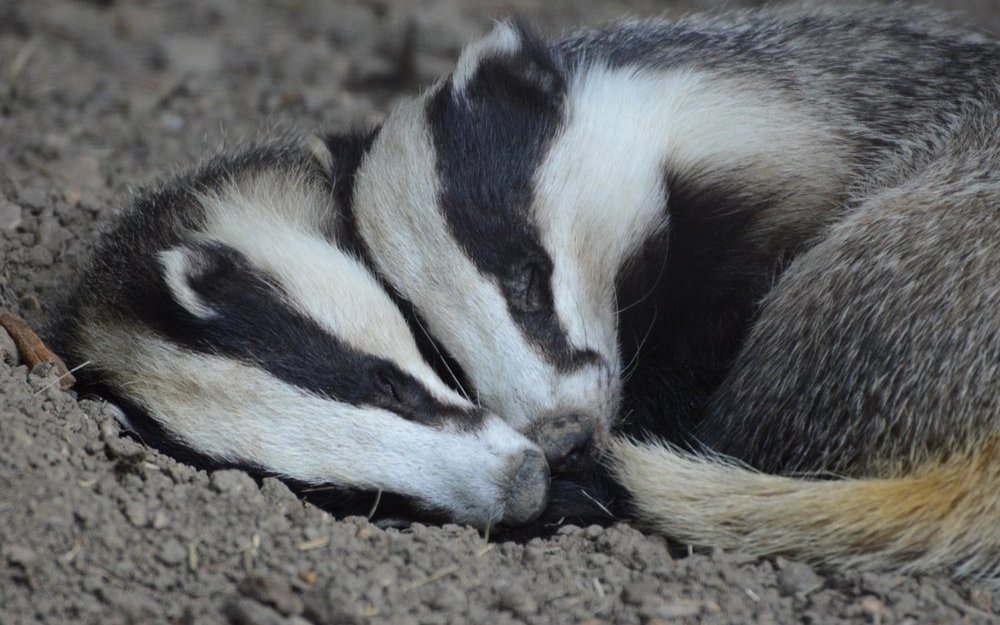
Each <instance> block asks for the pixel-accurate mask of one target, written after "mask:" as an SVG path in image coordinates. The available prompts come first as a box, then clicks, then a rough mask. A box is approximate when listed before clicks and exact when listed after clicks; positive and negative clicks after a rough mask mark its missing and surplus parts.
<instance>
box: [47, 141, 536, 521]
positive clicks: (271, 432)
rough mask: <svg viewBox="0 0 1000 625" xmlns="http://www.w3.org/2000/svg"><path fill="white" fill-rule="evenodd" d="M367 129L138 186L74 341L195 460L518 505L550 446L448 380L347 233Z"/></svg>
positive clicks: (465, 506)
mask: <svg viewBox="0 0 1000 625" xmlns="http://www.w3.org/2000/svg"><path fill="white" fill-rule="evenodd" d="M362 147H363V142H361V141H358V142H353V141H351V140H348V139H334V138H331V139H329V140H326V141H323V140H318V139H317V140H316V141H314V142H312V144H311V147H310V148H307V147H305V143H304V142H299V141H285V142H282V143H277V144H273V145H265V146H261V147H257V148H253V149H249V150H246V151H244V152H242V153H239V154H235V155H228V156H219V157H216V158H214V159H212V160H211V161H210V162H209V163H208V164H207V165H206V166H205V167H203V168H201V169H200V170H198V171H197V172H195V173H193V174H190V175H186V176H182V177H180V178H178V179H176V180H174V181H172V182H169V183H167V184H163V185H161V186H159V187H157V188H155V189H152V190H150V191H147V192H144V193H141V194H140V195H139V196H138V197H137V198H136V200H135V203H134V206H133V207H132V208H131V209H130V210H128V211H126V212H125V214H124V215H123V216H122V217H121V218H120V220H119V221H118V222H117V223H116V224H114V227H113V228H112V229H111V230H110V232H108V233H107V234H106V235H105V237H104V239H103V241H102V242H101V243H100V245H99V246H98V248H97V250H96V252H95V254H94V258H93V261H92V264H91V267H90V268H89V270H88V271H87V273H86V275H85V277H84V279H83V284H82V285H81V287H80V288H79V289H78V291H77V292H76V294H75V295H74V297H73V298H72V301H71V302H70V305H69V307H68V311H67V313H68V314H67V322H66V324H65V327H64V329H63V332H62V333H61V334H62V342H63V344H64V345H63V347H64V349H65V350H66V352H67V353H66V355H67V356H68V357H69V360H70V362H71V365H79V364H81V363H84V362H87V363H89V364H88V366H86V367H83V368H81V369H80V372H79V373H80V374H81V378H82V381H83V382H84V383H85V384H86V385H88V386H89V387H90V388H91V389H93V390H96V391H98V392H100V393H101V394H103V395H105V396H109V397H111V398H114V399H115V400H116V401H117V402H118V403H120V404H121V405H122V406H123V407H125V408H126V418H127V425H128V426H129V427H130V428H131V429H133V430H135V431H137V432H138V433H139V434H140V435H141V436H142V437H143V439H144V440H146V441H147V442H151V443H157V444H158V445H159V446H161V447H163V448H166V449H167V450H169V451H173V452H174V453H177V454H180V455H182V456H186V457H188V458H192V457H193V458H194V459H196V460H199V461H200V462H201V463H203V464H207V465H210V466H220V465H222V466H234V465H235V466H242V467H247V468H249V469H251V470H253V471H256V472H258V473H263V474H268V475H276V476H280V477H283V478H287V479H291V480H295V481H297V482H300V483H305V484H324V485H326V484H332V485H334V486H336V487H340V489H341V491H340V492H341V493H342V494H343V495H345V496H344V497H342V498H341V503H344V502H345V500H351V499H353V500H354V503H355V505H358V506H360V508H356V509H353V511H358V512H360V511H362V510H366V509H367V508H368V507H370V506H371V501H372V499H371V498H368V499H365V500H364V501H363V502H362V501H361V500H359V499H358V497H356V496H354V497H351V496H348V495H351V494H352V493H357V492H358V491H385V492H386V493H387V494H392V495H395V496H397V498H402V499H403V501H404V502H405V504H406V505H405V509H406V510H409V511H411V512H412V511H413V510H417V511H425V512H426V511H430V512H433V513H435V514H436V515H439V517H443V518H445V519H451V520H455V521H460V522H468V523H472V524H476V525H479V526H484V525H488V524H491V523H500V522H502V523H505V524H508V525H519V524H523V523H526V522H528V521H530V520H531V519H533V518H534V517H535V516H537V515H538V514H539V513H540V512H541V511H542V509H543V508H544V507H545V504H546V499H547V493H548V477H549V475H548V467H547V464H546V462H545V460H544V458H543V456H542V454H541V452H540V451H539V450H538V448H537V447H536V446H535V445H534V444H532V443H531V442H529V441H528V440H527V439H526V438H525V437H524V436H523V435H521V434H519V433H518V432H516V431H514V430H513V429H512V428H511V427H510V426H509V425H508V424H507V423H505V422H504V421H502V420H501V419H499V418H497V417H496V416H495V415H494V414H492V413H490V412H487V411H485V410H482V409H480V408H478V407H476V406H475V405H473V404H472V403H471V402H470V401H469V400H467V399H465V398H464V397H462V396H460V395H459V394H457V393H456V392H455V391H453V390H452V389H450V388H449V387H448V386H446V385H445V384H444V383H442V382H441V380H440V379H439V378H438V376H437V375H436V374H435V373H434V371H433V370H432V368H431V367H430V366H428V364H427V363H426V362H425V360H424V359H423V358H422V357H421V353H420V352H419V350H418V347H417V344H416V343H415V341H414V338H413V335H412V334H411V332H410V328H409V326H408V324H407V321H406V320H405V319H404V317H403V315H402V314H401V313H400V311H399V309H398V308H397V307H396V305H395V304H394V303H393V301H392V300H391V299H390V297H389V296H388V294H387V293H386V292H385V291H384V290H383V288H382V285H381V284H380V283H379V282H378V281H377V280H376V279H375V277H374V276H373V275H372V274H371V273H369V271H368V270H367V269H366V268H365V266H364V265H363V264H362V263H361V262H360V260H359V259H358V257H357V256H356V255H355V254H354V253H352V252H351V251H350V238H351V237H350V235H349V234H348V233H347V231H346V230H345V216H344V214H343V209H342V206H340V205H339V204H338V202H339V201H340V199H342V198H343V197H345V196H346V195H348V193H347V186H348V185H350V181H351V178H350V172H351V168H352V167H353V166H354V165H356V163H357V161H358V158H359V156H360V151H361V149H362ZM387 498H391V496H389V495H387ZM339 511H340V512H343V513H346V512H350V511H352V509H351V508H345V507H344V506H343V505H342V506H341V507H340V509H339Z"/></svg>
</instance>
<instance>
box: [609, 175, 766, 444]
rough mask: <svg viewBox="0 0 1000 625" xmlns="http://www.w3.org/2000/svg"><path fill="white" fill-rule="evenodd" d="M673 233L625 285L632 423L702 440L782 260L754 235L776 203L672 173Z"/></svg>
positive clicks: (678, 439)
mask: <svg viewBox="0 0 1000 625" xmlns="http://www.w3.org/2000/svg"><path fill="white" fill-rule="evenodd" d="M666 188H667V189H668V190H669V191H668V193H669V197H668V200H667V211H668V213H669V216H670V225H669V227H668V228H667V229H666V230H665V231H664V232H663V233H661V234H659V235H657V236H656V237H653V238H651V239H649V240H647V241H646V242H645V245H644V246H643V248H641V249H639V250H637V252H636V253H635V255H634V256H633V257H632V258H631V259H630V261H629V262H628V263H627V264H626V265H625V267H624V268H623V271H622V272H621V273H620V274H619V276H618V280H617V289H618V304H619V307H620V310H621V312H620V314H619V342H620V347H621V351H622V362H623V363H625V365H626V367H627V370H626V371H624V372H623V373H624V375H625V385H624V402H623V408H622V416H623V419H624V422H623V424H622V427H623V428H624V429H625V430H626V431H628V432H629V433H632V434H634V435H638V436H645V435H650V434H651V435H654V436H655V437H656V438H658V439H666V440H669V441H671V442H673V443H675V444H680V445H688V444H691V443H692V440H691V435H692V433H693V432H694V430H695V429H696V428H697V425H698V423H699V422H700V420H701V419H702V418H703V413H704V410H705V407H706V402H707V400H708V398H709V395H710V394H711V393H712V391H713V390H715V388H716V387H717V386H718V385H719V384H720V383H721V381H722V379H723V377H724V376H725V373H726V372H727V371H728V369H729V367H730V365H731V363H732V360H733V358H734V357H735V355H736V352H737V350H738V349H739V347H740V345H741V344H742V342H743V339H744V337H745V335H746V332H747V329H748V326H749V324H750V321H751V320H752V318H753V314H754V311H755V310H756V306H757V301H758V300H759V298H760V297H761V296H762V295H763V294H764V293H765V292H766V290H767V288H768V286H769V285H770V284H771V281H772V279H773V276H774V275H775V274H776V272H777V270H778V269H779V267H780V265H781V263H780V258H781V256H782V253H781V251H780V250H778V249H771V250H761V249H758V248H757V247H756V246H755V245H754V244H753V243H752V242H751V241H750V240H749V239H748V235H749V234H750V233H751V231H752V229H753V226H754V222H755V219H756V217H757V215H758V214H759V213H760V212H761V211H762V210H764V209H765V208H767V207H768V206H770V205H771V204H772V203H773V202H774V201H775V198H774V197H766V196H763V197H760V196H754V197H751V196H749V195H747V194H745V193H743V192H741V185H740V184H739V183H738V175H734V177H733V179H732V184H729V185H716V186H713V187H707V186H706V185H704V184H700V183H699V181H698V179H697V177H692V178H687V179H681V178H677V177H674V176H670V175H668V180H667V185H666Z"/></svg>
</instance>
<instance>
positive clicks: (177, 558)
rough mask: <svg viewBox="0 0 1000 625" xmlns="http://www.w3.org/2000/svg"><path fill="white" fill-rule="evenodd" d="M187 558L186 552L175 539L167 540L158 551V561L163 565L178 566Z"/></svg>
mask: <svg viewBox="0 0 1000 625" xmlns="http://www.w3.org/2000/svg"><path fill="white" fill-rule="evenodd" d="M187 557H188V550H187V548H185V547H184V545H182V544H180V542H178V541H177V539H175V538H171V539H169V540H167V542H165V543H163V547H162V548H161V549H160V560H162V561H163V563H164V564H180V563H181V562H184V561H185V560H186V559H187Z"/></svg>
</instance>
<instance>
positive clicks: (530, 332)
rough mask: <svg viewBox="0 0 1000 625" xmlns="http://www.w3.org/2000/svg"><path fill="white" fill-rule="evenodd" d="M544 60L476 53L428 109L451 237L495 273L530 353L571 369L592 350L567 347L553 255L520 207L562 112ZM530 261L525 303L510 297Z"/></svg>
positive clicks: (557, 85)
mask: <svg viewBox="0 0 1000 625" xmlns="http://www.w3.org/2000/svg"><path fill="white" fill-rule="evenodd" d="M537 47H538V46H536V48H537ZM535 53H537V54H544V50H540V49H537V50H535ZM552 67H553V66H552V62H551V60H549V61H548V63H535V62H533V61H532V59H530V58H520V57H518V58H502V59H489V60H485V61H483V62H482V63H481V64H480V65H479V67H478V68H477V71H476V73H475V75H474V76H473V77H472V78H471V79H470V80H469V82H468V83H467V84H466V86H465V90H464V92H463V93H462V94H458V93H456V92H455V90H454V88H453V85H452V83H451V82H450V81H449V82H448V83H447V84H446V85H444V87H443V88H442V89H441V90H440V91H439V92H438V93H437V94H436V95H435V96H434V97H432V98H431V100H430V102H429V103H428V109H427V116H428V121H429V124H430V127H431V129H432V130H431V132H432V137H433V141H434V149H435V153H436V163H437V173H438V176H439V179H440V181H441V188H440V197H439V203H440V206H441V208H442V211H443V214H444V217H445V220H446V221H447V223H448V227H449V229H450V230H451V232H452V235H453V236H454V237H455V239H456V241H457V242H458V244H459V245H460V246H461V248H462V250H463V251H464V252H465V254H466V256H467V257H468V258H469V259H470V260H471V261H472V262H473V264H475V266H476V268H477V269H478V270H479V271H480V272H481V273H483V274H485V275H487V276H490V277H491V278H493V279H495V280H496V282H497V283H498V285H499V286H500V289H501V291H502V292H503V295H504V298H505V300H506V301H507V304H508V309H509V311H510V313H511V316H512V318H513V319H514V321H515V322H516V323H517V324H518V326H519V327H520V328H521V330H522V331H523V332H524V334H525V335H526V336H527V337H528V339H529V340H530V341H531V342H532V343H533V344H534V345H535V346H536V347H537V348H538V350H539V352H540V353H541V354H543V355H544V356H545V357H546V359H548V360H549V361H550V362H551V363H552V364H553V365H555V366H556V367H557V368H559V369H560V370H563V371H571V370H574V369H577V368H580V367H583V366H586V365H588V364H592V363H595V362H599V360H600V357H599V356H598V355H597V354H596V353H595V352H593V351H591V350H577V349H575V348H573V346H572V345H571V344H570V342H569V340H568V338H567V336H566V331H565V329H564V328H563V326H562V324H561V323H560V320H559V319H558V317H557V315H556V312H555V306H554V303H553V296H552V285H551V279H552V259H551V258H550V257H549V255H548V253H547V252H546V251H545V249H544V248H543V247H542V244H541V236H540V234H539V232H538V229H537V227H536V226H535V224H534V223H533V221H532V218H531V216H530V214H529V211H530V207H531V203H532V196H533V191H532V181H533V176H534V173H535V171H536V170H537V169H538V165H539V164H540V163H541V161H542V159H543V158H544V155H545V153H546V151H547V149H548V147H549V145H550V144H551V142H552V139H553V137H554V136H555V133H556V130H557V128H558V125H559V122H560V119H561V117H562V115H563V113H562V107H561V103H562V90H563V85H562V79H561V76H558V75H553V74H552V72H553V71H554V70H553V69H552ZM540 76H544V77H545V78H544V80H540V79H539V77H540ZM529 265H530V266H531V267H533V268H534V270H536V274H535V280H534V281H532V283H533V285H534V286H533V288H535V289H537V291H536V293H535V296H534V297H533V298H531V300H532V303H533V305H532V307H531V309H530V310H524V309H522V308H521V307H519V306H516V305H514V302H518V301H522V300H523V299H524V298H523V293H521V292H520V289H522V288H523V286H524V280H523V279H522V278H521V273H522V272H523V271H524V268H525V267H526V266H529Z"/></svg>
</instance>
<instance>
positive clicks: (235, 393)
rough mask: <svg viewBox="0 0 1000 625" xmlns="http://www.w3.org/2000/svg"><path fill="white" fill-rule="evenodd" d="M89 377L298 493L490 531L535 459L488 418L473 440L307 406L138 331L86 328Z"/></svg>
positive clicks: (294, 390) (359, 412) (341, 406)
mask: <svg viewBox="0 0 1000 625" xmlns="http://www.w3.org/2000/svg"><path fill="white" fill-rule="evenodd" d="M88 339H89V341H90V342H91V344H93V345H100V346H101V349H100V350H91V351H92V352H93V353H95V354H100V361H99V362H95V366H98V367H100V368H101V369H102V370H105V371H107V372H108V374H109V377H110V380H111V382H112V384H113V385H114V386H115V387H116V388H118V389H120V391H121V393H122V395H123V396H125V397H126V398H127V399H130V400H132V401H134V402H136V403H137V404H139V405H141V406H143V407H144V408H145V409H146V410H148V411H149V412H150V413H151V414H152V415H154V416H155V417H156V419H157V420H158V421H159V422H160V423H161V424H163V425H164V426H165V427H166V428H167V429H168V430H169V431H170V432H171V433H172V434H174V435H176V436H178V437H179V438H180V439H181V440H183V441H185V442H186V443H187V444H188V445H189V446H190V447H191V448H193V449H195V450H197V451H200V452H202V453H205V454H208V455H210V456H212V457H214V458H217V459H223V460H229V461H235V462H251V463H254V464H256V465H259V466H263V467H265V468H267V469H268V470H272V471H276V472H278V473H279V474H281V475H283V476H286V477H290V478H294V479H296V480H301V481H304V482H307V483H317V484H318V483H328V482H334V483H337V484H340V485H344V486H354V487H358V488H363V489H371V490H375V489H383V490H387V491H390V492H398V493H403V494H406V495H410V496H414V497H416V498H417V499H418V500H420V501H422V502H423V503H424V504H426V505H429V506H431V507H434V508H438V509H443V510H447V511H449V512H450V513H451V514H452V515H453V517H454V518H455V520H457V521H465V522H470V523H478V524H484V523H487V522H491V521H497V520H499V519H500V518H501V517H502V515H503V512H504V502H505V500H506V497H507V495H508V493H507V492H506V491H505V489H506V488H507V484H508V476H507V473H508V472H509V470H510V461H511V459H512V458H516V457H517V455H518V454H520V453H521V452H523V451H525V450H528V449H535V447H534V446H533V445H532V444H531V443H530V442H529V441H528V440H527V439H525V438H524V437H523V436H522V435H520V434H518V433H517V432H515V431H514V430H512V429H511V428H510V427H509V426H507V425H506V424H504V423H503V422H502V421H500V420H499V419H497V418H496V417H491V418H490V419H489V420H488V421H487V422H486V424H485V425H484V427H482V428H479V429H476V430H475V431H471V432H464V431H460V430H457V429H439V428H432V427H428V426H425V425H420V424H418V423H414V422H411V421H407V420H405V419H401V418H400V417H398V416H397V415H395V414H393V413H391V412H387V411H384V410H380V409H376V408H370V407H357V406H352V405H350V404H346V403H342V402H337V401H332V400H329V399H325V398H321V397H318V396H315V395H312V394H310V393H308V392H306V391H304V390H302V389H300V388H298V387H295V386H293V385H290V384H286V383H284V382H282V381H280V380H277V379H276V378H274V377H273V376H270V375H268V374H267V373H266V372H264V371H263V370H261V369H257V368H255V367H252V366H249V365H246V364H243V363H240V362H238V361H234V360H231V359H227V358H224V357H220V356H211V355H206V354H198V353H193V352H189V351H186V350H183V349H181V348H178V347H177V346H175V345H173V344H171V343H168V342H166V341H163V340H161V339H159V338H156V337H153V336H150V335H148V334H145V333H143V331H142V330H141V329H139V328H137V327H132V328H129V327H123V326H115V327H109V326H104V325H101V324H89V325H88Z"/></svg>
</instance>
